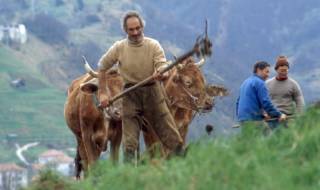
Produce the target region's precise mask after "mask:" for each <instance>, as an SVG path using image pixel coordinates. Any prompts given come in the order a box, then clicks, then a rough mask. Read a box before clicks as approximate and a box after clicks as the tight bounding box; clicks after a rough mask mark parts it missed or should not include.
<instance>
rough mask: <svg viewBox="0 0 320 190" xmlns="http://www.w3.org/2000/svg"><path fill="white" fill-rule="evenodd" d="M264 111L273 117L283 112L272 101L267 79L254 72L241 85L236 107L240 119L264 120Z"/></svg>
mask: <svg viewBox="0 0 320 190" xmlns="http://www.w3.org/2000/svg"><path fill="white" fill-rule="evenodd" d="M263 111H265V112H267V113H268V115H269V116H271V117H272V118H273V117H280V115H281V112H279V111H278V110H277V109H276V108H275V107H274V106H273V105H272V103H271V100H270V97H269V93H268V90H267V87H266V85H265V81H264V80H263V79H262V78H261V77H260V76H258V75H256V74H254V75H252V76H251V77H249V78H248V79H246V80H245V81H244V82H243V83H242V85H241V87H240V94H239V97H238V100H237V108H236V113H237V117H238V121H252V120H254V121H257V120H262V119H263Z"/></svg>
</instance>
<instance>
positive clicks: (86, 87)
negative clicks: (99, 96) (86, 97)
mask: <svg viewBox="0 0 320 190" xmlns="http://www.w3.org/2000/svg"><path fill="white" fill-rule="evenodd" d="M80 90H81V91H82V92H85V93H87V94H93V93H95V92H96V91H97V90H98V85H97V84H95V83H91V82H87V83H83V84H81V85H80Z"/></svg>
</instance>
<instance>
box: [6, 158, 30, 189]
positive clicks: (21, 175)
mask: <svg viewBox="0 0 320 190" xmlns="http://www.w3.org/2000/svg"><path fill="white" fill-rule="evenodd" d="M27 184H28V172H27V169H25V168H22V167H20V166H18V165H16V164H14V163H6V164H0V190H16V189H21V187H25V186H27Z"/></svg>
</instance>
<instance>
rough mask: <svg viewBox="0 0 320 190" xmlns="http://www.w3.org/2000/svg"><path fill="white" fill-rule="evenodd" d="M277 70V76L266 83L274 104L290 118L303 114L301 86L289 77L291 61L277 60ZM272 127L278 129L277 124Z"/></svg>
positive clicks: (280, 58) (284, 57)
mask: <svg viewBox="0 0 320 190" xmlns="http://www.w3.org/2000/svg"><path fill="white" fill-rule="evenodd" d="M275 70H276V72H277V75H276V76H275V77H273V78H271V79H269V80H268V81H267V82H266V83H267V87H268V90H269V94H270V98H271V101H272V103H273V104H274V105H275V106H276V107H277V108H278V109H279V110H280V111H281V112H282V113H284V114H286V115H287V116H288V117H293V116H295V115H296V114H301V113H302V111H303V109H304V98H303V94H302V91H301V88H300V86H299V84H298V83H297V82H296V81H295V80H294V79H292V78H291V77H288V72H289V61H288V59H287V57H286V56H279V57H278V58H277V61H276V64H275ZM285 125H286V123H285ZM271 126H273V127H277V124H275V125H271Z"/></svg>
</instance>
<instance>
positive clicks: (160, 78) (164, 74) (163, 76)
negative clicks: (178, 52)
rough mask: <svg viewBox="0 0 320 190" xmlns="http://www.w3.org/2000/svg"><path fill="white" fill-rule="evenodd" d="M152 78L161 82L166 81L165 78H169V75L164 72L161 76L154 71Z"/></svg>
mask: <svg viewBox="0 0 320 190" xmlns="http://www.w3.org/2000/svg"><path fill="white" fill-rule="evenodd" d="M152 77H153V78H154V80H159V81H161V80H165V79H167V78H168V77H169V73H168V72H165V73H162V74H161V73H160V72H159V71H158V70H156V71H155V72H154V73H153V75H152Z"/></svg>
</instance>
